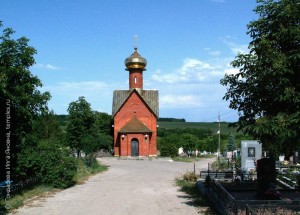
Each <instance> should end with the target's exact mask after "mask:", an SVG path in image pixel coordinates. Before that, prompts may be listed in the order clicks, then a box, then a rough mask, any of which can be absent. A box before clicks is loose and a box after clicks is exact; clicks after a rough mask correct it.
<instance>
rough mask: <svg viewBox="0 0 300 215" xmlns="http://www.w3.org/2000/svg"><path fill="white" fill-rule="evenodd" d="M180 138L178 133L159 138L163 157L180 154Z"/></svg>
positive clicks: (159, 146)
mask: <svg viewBox="0 0 300 215" xmlns="http://www.w3.org/2000/svg"><path fill="white" fill-rule="evenodd" d="M179 138H180V136H179V135H178V134H169V135H167V136H165V137H163V138H158V149H159V151H160V155H161V156H163V157H168V156H170V157H175V156H177V155H178V149H179V147H180V146H179Z"/></svg>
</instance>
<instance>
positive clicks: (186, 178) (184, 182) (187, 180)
mask: <svg viewBox="0 0 300 215" xmlns="http://www.w3.org/2000/svg"><path fill="white" fill-rule="evenodd" d="M191 175H192V173H189V172H187V173H186V174H184V175H183V176H182V177H178V178H176V179H175V183H176V185H177V186H179V187H180V191H182V192H184V193H186V194H187V195H188V198H189V199H190V200H189V202H187V203H186V204H189V205H192V206H194V207H199V212H198V213H199V214H207V215H208V214H216V213H215V212H214V210H213V209H212V207H211V205H210V204H209V202H208V200H207V199H206V198H205V197H204V196H201V195H200V194H199V192H198V190H197V187H196V180H194V179H193V178H194V177H190V176H191Z"/></svg>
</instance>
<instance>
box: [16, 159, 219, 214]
mask: <svg viewBox="0 0 300 215" xmlns="http://www.w3.org/2000/svg"><path fill="white" fill-rule="evenodd" d="M99 160H100V161H101V162H102V163H103V164H106V165H108V166H110V167H109V170H108V171H106V172H104V173H102V174H98V175H95V176H93V177H91V178H90V179H89V180H88V181H87V182H86V183H84V184H82V185H76V186H74V187H72V188H69V189H67V190H64V191H61V192H58V193H55V194H54V195H52V196H50V197H47V198H39V199H38V200H35V201H32V202H30V203H28V204H26V205H25V206H24V207H22V208H19V209H18V210H16V211H14V212H13V214H19V215H61V214H72V215H83V214H91V215H94V214H97V215H98V214H99V215H139V214H145V215H152V214H155V215H158V214H161V215H167V214H170V215H176V214H199V211H200V208H196V207H194V206H192V204H191V200H190V199H189V198H188V197H187V195H186V194H185V193H183V192H181V191H179V188H178V187H177V186H175V183H174V179H175V177H177V176H179V175H181V174H184V173H185V172H186V171H193V168H194V166H193V163H183V162H171V161H170V160H168V159H153V160H119V159H117V158H102V159H99ZM213 160H214V159H205V160H202V161H198V162H197V163H196V169H197V171H198V172H199V170H200V169H204V168H206V167H207V163H208V162H209V163H211V162H213Z"/></svg>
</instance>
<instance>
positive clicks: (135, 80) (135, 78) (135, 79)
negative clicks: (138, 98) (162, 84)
mask: <svg viewBox="0 0 300 215" xmlns="http://www.w3.org/2000/svg"><path fill="white" fill-rule="evenodd" d="M136 82H137V77H136V76H135V77H134V83H135V84H136Z"/></svg>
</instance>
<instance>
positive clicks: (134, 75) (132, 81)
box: [129, 69, 143, 89]
mask: <svg viewBox="0 0 300 215" xmlns="http://www.w3.org/2000/svg"><path fill="white" fill-rule="evenodd" d="M133 88H140V89H143V70H141V69H131V70H130V72H129V89H133Z"/></svg>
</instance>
